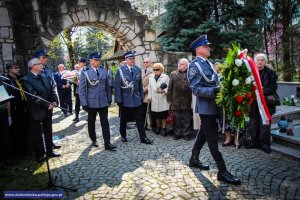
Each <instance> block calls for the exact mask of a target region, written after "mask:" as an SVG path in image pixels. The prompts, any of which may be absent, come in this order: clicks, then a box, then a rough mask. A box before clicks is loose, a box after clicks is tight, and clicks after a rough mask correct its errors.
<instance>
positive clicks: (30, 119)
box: [0, 35, 277, 184]
mask: <svg viewBox="0 0 300 200" xmlns="http://www.w3.org/2000/svg"><path fill="white" fill-rule="evenodd" d="M210 44H211V43H209V42H208V39H207V36H206V35H201V36H200V37H199V38H197V39H196V40H195V41H194V42H192V43H191V45H190V47H191V49H193V50H194V51H195V54H196V58H195V60H193V61H191V62H189V61H188V60H187V59H186V58H182V59H180V60H179V61H178V66H177V70H175V71H173V72H171V73H170V76H168V75H167V74H166V73H165V67H164V65H163V64H162V63H154V64H153V63H152V62H151V59H150V58H144V60H143V67H139V66H137V65H136V63H135V51H128V52H126V53H125V54H124V61H123V62H122V63H120V66H119V67H116V66H115V63H114V64H113V65H114V67H113V69H110V70H107V69H105V68H104V67H103V66H101V55H99V53H98V52H94V53H91V54H90V55H89V65H88V66H86V60H85V59H84V58H79V59H78V63H77V64H76V65H75V66H74V72H75V73H74V77H73V78H72V79H70V78H68V77H66V75H65V73H64V71H65V66H64V65H63V64H60V65H58V71H57V72H56V73H53V72H52V70H51V69H50V68H49V67H48V66H47V61H48V55H47V53H46V51H44V50H41V51H39V52H37V53H36V54H35V55H34V56H33V58H32V59H31V60H30V61H29V62H28V69H29V72H28V73H27V74H26V75H25V76H21V75H20V73H19V71H20V65H19V64H17V63H8V64H7V66H6V69H7V80H6V81H5V82H6V83H9V84H10V85H13V86H14V87H15V88H18V89H20V90H17V89H15V88H12V87H7V86H6V89H7V92H8V93H9V95H12V96H14V98H12V99H10V100H9V101H7V102H1V103H0V120H1V121H0V123H1V126H0V127H1V128H0V132H1V139H0V142H1V145H0V148H1V151H0V169H5V168H6V167H7V165H10V164H13V162H10V161H11V158H17V159H19V158H21V159H22V158H24V157H25V156H26V155H27V154H28V153H31V152H34V153H35V157H36V160H37V161H38V162H42V161H44V159H45V156H48V158H49V157H50V158H51V157H59V156H61V155H60V154H58V153H55V152H54V149H59V148H60V146H58V145H56V144H54V143H53V139H52V134H53V131H52V114H53V109H54V108H55V107H58V106H60V108H61V109H62V112H63V114H64V116H68V115H72V114H73V106H72V87H73V94H74V96H75V118H74V119H73V121H74V122H75V123H76V122H79V112H80V107H82V109H83V110H84V111H86V112H87V113H88V119H87V121H88V135H89V137H90V139H91V144H92V145H93V146H94V147H98V142H97V137H96V130H95V122H96V116H97V114H99V117H100V124H101V129H102V136H103V139H104V148H105V149H106V150H110V151H115V150H116V148H117V147H116V146H115V145H114V144H112V143H111V142H110V128H109V121H108V107H109V106H110V105H111V104H112V99H113V98H112V94H113V93H114V97H115V98H114V99H115V100H114V103H116V104H117V105H118V106H119V116H120V126H119V132H120V136H121V141H122V142H128V139H127V133H126V127H127V123H128V122H131V121H135V122H136V125H137V129H138V133H139V138H140V141H141V143H145V144H153V140H151V139H149V138H148V137H147V135H146V130H152V131H153V132H154V133H155V134H161V135H163V136H167V135H168V131H167V118H168V115H169V111H172V112H173V113H174V120H175V123H174V125H173V133H174V134H173V137H174V139H175V140H178V139H181V138H183V139H185V140H190V139H191V137H192V134H191V131H192V129H197V130H198V133H197V137H196V139H195V143H194V146H193V148H192V155H191V158H190V161H189V166H190V167H197V168H199V169H202V170H209V166H208V165H206V164H203V163H202V162H201V161H200V160H199V155H200V151H201V149H202V147H203V145H204V143H205V142H207V143H208V147H209V150H210V152H211V154H212V156H213V158H214V160H215V162H216V164H217V167H218V180H222V181H225V182H227V183H232V184H240V180H239V179H238V178H236V177H235V176H233V175H232V174H230V173H229V172H228V171H227V169H226V165H225V162H224V159H223V157H222V154H221V152H220V151H219V149H218V130H217V127H218V126H217V119H218V117H219V115H220V108H219V107H218V106H217V105H216V102H215V98H216V94H217V93H218V91H219V89H220V88H219V86H218V85H219V83H220V81H222V77H221V76H220V74H219V73H218V71H219V69H218V67H219V63H216V64H215V65H213V64H212V63H211V62H210V61H209V60H208V58H209V56H210ZM255 61H256V64H257V67H258V70H259V73H260V77H261V80H262V81H261V82H262V86H263V90H264V94H265V95H266V96H267V95H271V94H273V93H275V92H276V89H277V83H276V82H277V75H276V74H275V73H274V72H273V71H272V70H271V69H269V68H268V67H266V65H267V57H266V56H265V55H264V54H258V55H257V56H256V57H255ZM72 85H73V86H72ZM23 90H25V91H27V92H29V93H30V94H33V96H31V95H27V94H25V93H24V92H23ZM57 94H58V95H57ZM44 100H46V101H44ZM274 109H275V107H274V106H271V105H270V106H269V110H270V111H271V114H274V112H275V110H274ZM229 123H230V122H229ZM193 127H194V128H193ZM249 130H250V133H251V135H252V138H254V139H253V141H252V143H250V144H248V145H247V146H246V148H261V149H262V150H263V151H265V152H266V153H270V152H271V149H270V125H263V124H262V123H261V120H260V117H259V110H258V108H257V103H256V104H255V103H254V104H252V106H251V114H250V122H249ZM225 132H226V140H225V141H224V143H223V146H229V145H230V144H232V142H231V134H234V133H235V137H234V144H235V145H236V146H237V147H238V148H240V144H239V141H238V137H236V131H234V130H232V129H227V130H226V131H225ZM43 141H45V148H44V143H43ZM32 147H33V149H32Z"/></svg>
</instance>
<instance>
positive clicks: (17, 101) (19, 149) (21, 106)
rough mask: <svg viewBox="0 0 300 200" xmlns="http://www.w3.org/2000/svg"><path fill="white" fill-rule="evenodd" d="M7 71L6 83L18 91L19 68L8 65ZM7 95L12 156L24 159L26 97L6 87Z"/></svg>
mask: <svg viewBox="0 0 300 200" xmlns="http://www.w3.org/2000/svg"><path fill="white" fill-rule="evenodd" d="M6 69H7V71H8V74H7V76H6V77H7V78H8V79H9V80H7V81H6V83H8V84H10V85H13V86H14V87H16V88H19V89H20V90H23V86H22V84H21V82H20V79H21V77H22V76H21V75H20V66H19V65H18V64H17V63H15V62H12V63H8V64H7V65H6ZM7 90H8V94H9V95H11V96H13V97H14V98H12V99H11V100H10V117H11V121H12V123H11V126H10V130H9V132H10V134H9V135H10V138H11V145H12V148H11V150H12V154H13V156H14V157H16V158H24V156H26V154H27V152H28V143H27V142H28V137H29V112H28V102H27V97H26V95H25V93H24V92H22V91H20V90H17V89H14V88H11V87H8V88H7Z"/></svg>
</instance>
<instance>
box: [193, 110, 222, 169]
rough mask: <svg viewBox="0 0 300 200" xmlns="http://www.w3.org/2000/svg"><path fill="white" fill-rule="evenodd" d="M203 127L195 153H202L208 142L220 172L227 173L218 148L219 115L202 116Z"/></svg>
mask: <svg viewBox="0 0 300 200" xmlns="http://www.w3.org/2000/svg"><path fill="white" fill-rule="evenodd" d="M200 118H201V127H200V130H199V131H198V134H197V137H196V140H195V143H194V146H193V151H200V150H201V149H202V147H203V145H204V143H205V142H206V141H207V144H208V148H209V151H210V153H211V155H212V156H213V158H214V160H215V162H216V164H217V167H218V170H219V171H225V170H226V165H225V162H224V159H223V156H222V154H221V152H220V151H219V147H218V132H217V128H216V118H217V115H201V114H200Z"/></svg>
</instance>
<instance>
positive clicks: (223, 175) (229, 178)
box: [217, 170, 241, 185]
mask: <svg viewBox="0 0 300 200" xmlns="http://www.w3.org/2000/svg"><path fill="white" fill-rule="evenodd" d="M217 178H218V180H219V181H224V182H225V183H228V184H233V185H241V181H240V179H238V178H237V177H235V176H233V175H232V174H230V173H229V172H228V171H227V170H226V171H223V172H218V177H217Z"/></svg>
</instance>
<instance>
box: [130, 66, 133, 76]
mask: <svg viewBox="0 0 300 200" xmlns="http://www.w3.org/2000/svg"><path fill="white" fill-rule="evenodd" d="M130 72H131V76H133V68H132V67H130Z"/></svg>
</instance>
